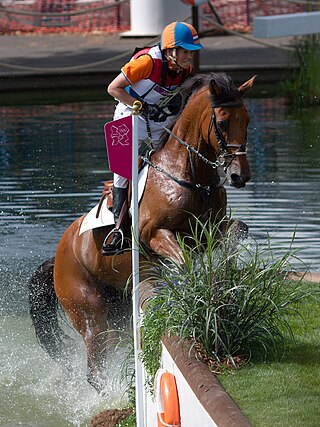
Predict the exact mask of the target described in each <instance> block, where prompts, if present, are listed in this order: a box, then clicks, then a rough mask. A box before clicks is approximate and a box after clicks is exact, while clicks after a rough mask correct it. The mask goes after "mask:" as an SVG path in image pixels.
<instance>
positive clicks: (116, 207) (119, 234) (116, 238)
mask: <svg viewBox="0 0 320 427" xmlns="http://www.w3.org/2000/svg"><path fill="white" fill-rule="evenodd" d="M127 192H128V190H127V188H119V187H113V189H112V195H113V207H112V212H113V216H114V222H115V229H114V230H113V231H112V232H111V236H110V237H111V241H110V242H109V243H108V242H107V240H110V239H109V238H108V237H109V235H108V236H107V237H106V238H105V241H104V242H103V245H102V252H101V253H102V255H114V254H116V253H117V252H119V251H121V250H123V249H125V246H124V234H123V230H122V229H121V228H119V229H118V228H117V222H118V219H119V216H120V212H121V209H122V205H123V203H124V202H125V200H126V197H127Z"/></svg>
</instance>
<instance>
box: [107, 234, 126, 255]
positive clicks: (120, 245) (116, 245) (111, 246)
mask: <svg viewBox="0 0 320 427" xmlns="http://www.w3.org/2000/svg"><path fill="white" fill-rule="evenodd" d="M116 233H117V234H120V237H119V239H118V240H117V241H116V242H112V240H115V239H116V235H115V234H116ZM113 234H114V236H113V239H112V240H111V242H110V243H107V242H108V240H109V238H110V236H112V235H113ZM126 248H127V245H126V244H125V239H124V234H123V231H122V230H121V228H113V229H112V230H111V231H110V232H109V233H108V234H107V236H106V238H105V239H104V241H103V244H102V251H101V254H102V255H104V256H108V255H115V254H116V253H118V252H121V251H123V250H124V249H126Z"/></svg>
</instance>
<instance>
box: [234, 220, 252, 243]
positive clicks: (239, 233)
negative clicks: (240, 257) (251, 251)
mask: <svg viewBox="0 0 320 427" xmlns="http://www.w3.org/2000/svg"><path fill="white" fill-rule="evenodd" d="M230 231H231V233H232V235H233V236H235V237H236V238H237V239H245V238H247V237H248V233H249V227H248V226H247V224H246V223H245V222H243V221H241V220H234V221H233V222H232V224H231V226H230Z"/></svg>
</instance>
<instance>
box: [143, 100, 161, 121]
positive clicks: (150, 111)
mask: <svg viewBox="0 0 320 427" xmlns="http://www.w3.org/2000/svg"><path fill="white" fill-rule="evenodd" d="M142 113H143V114H144V115H145V116H146V117H148V119H150V120H153V121H155V122H158V121H162V120H161V117H160V116H161V115H162V111H161V110H160V108H159V107H158V106H157V105H155V104H148V103H147V102H144V103H143V105H142Z"/></svg>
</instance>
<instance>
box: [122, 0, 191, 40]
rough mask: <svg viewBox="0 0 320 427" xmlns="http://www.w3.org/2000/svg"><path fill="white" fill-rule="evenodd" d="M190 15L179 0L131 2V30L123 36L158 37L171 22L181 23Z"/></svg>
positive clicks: (134, 0)
mask: <svg viewBox="0 0 320 427" xmlns="http://www.w3.org/2000/svg"><path fill="white" fill-rule="evenodd" d="M190 15H191V9H190V6H188V5H186V4H184V3H183V2H182V1H180V0H131V1H130V21H131V30H130V31H127V32H125V33H122V35H124V36H127V37H129V36H131V37H135V36H149V37H150V36H152V37H154V36H158V35H160V34H161V33H162V31H163V29H164V27H165V26H166V25H168V24H170V22H172V21H182V20H183V19H186V18H187V17H189V16H190Z"/></svg>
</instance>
